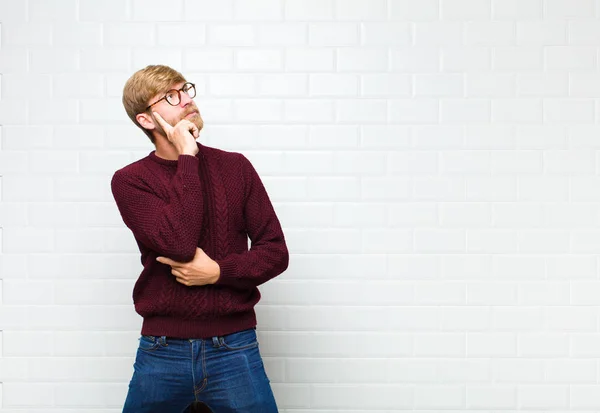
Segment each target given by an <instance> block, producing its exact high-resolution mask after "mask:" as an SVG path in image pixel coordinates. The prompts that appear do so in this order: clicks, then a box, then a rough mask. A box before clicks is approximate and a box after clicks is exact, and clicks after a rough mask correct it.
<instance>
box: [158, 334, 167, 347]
mask: <svg viewBox="0 0 600 413" xmlns="http://www.w3.org/2000/svg"><path fill="white" fill-rule="evenodd" d="M159 343H160V345H162V346H165V347H166V346H168V344H167V336H161V337H160V339H159Z"/></svg>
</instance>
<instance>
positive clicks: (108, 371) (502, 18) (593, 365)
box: [0, 0, 600, 413]
mask: <svg viewBox="0 0 600 413" xmlns="http://www.w3.org/2000/svg"><path fill="white" fill-rule="evenodd" d="M599 47H600V2H599V1H597V0H419V1H416V0H415V1H413V0H219V1H209V0H171V1H169V2H164V1H158V0H152V1H147V0H103V1H102V2H100V1H94V0H30V1H28V2H26V1H14V0H0V143H1V146H0V193H1V203H0V236H1V238H0V251H1V254H0V401H1V404H0V406H1V411H2V412H6V413H17V412H20V413H23V412H30V413H42V412H44V413H48V412H52V413H67V412H69V413H75V412H95V413H116V412H120V407H121V405H122V402H123V400H124V397H125V394H126V391H127V383H128V380H129V379H130V377H131V373H132V362H133V357H134V351H135V348H136V346H137V340H136V338H137V336H138V332H139V326H140V318H139V317H138V316H137V314H135V312H134V310H133V305H132V302H131V291H132V287H133V284H134V282H135V279H136V277H137V275H138V273H139V270H140V265H139V259H138V254H137V253H136V246H135V243H134V241H133V238H132V236H131V234H130V233H129V231H128V230H127V229H126V228H125V227H124V225H123V223H122V221H121V218H120V216H119V214H118V212H117V210H116V207H115V205H114V202H113V199H112V195H111V193H110V188H109V182H110V177H111V175H112V172H113V171H114V170H116V169H117V168H119V167H120V166H123V165H125V164H127V163H129V162H131V161H133V160H135V159H138V158H140V157H142V156H144V155H146V154H147V153H148V152H149V151H150V150H152V147H151V145H150V143H149V142H148V140H147V138H146V137H145V135H143V134H142V133H141V132H139V131H138V130H137V129H136V128H135V127H134V126H133V125H132V124H131V122H130V121H129V119H128V118H127V116H126V115H125V112H124V110H123V109H122V106H121V103H120V94H121V90H122V86H123V83H124V81H125V80H126V79H127V78H128V77H129V75H131V74H132V73H133V72H134V71H135V70H137V69H139V68H141V67H143V66H145V65H146V64H150V63H165V64H169V65H172V66H174V67H176V68H177V69H180V70H181V71H182V72H183V73H184V74H185V75H186V76H187V77H188V78H189V79H190V80H192V81H195V82H196V83H197V86H198V90H199V96H198V97H197V99H196V100H197V103H198V105H199V107H200V108H201V110H202V111H203V115H204V118H205V122H206V128H205V131H204V132H203V133H202V136H201V138H200V139H201V140H202V141H203V142H205V143H206V144H208V145H211V146H216V147H220V148H223V149H229V150H236V151H241V152H243V153H244V154H246V155H247V156H248V157H249V158H250V159H251V160H252V161H253V163H254V164H255V166H256V168H257V169H258V171H259V173H260V174H261V176H262V177H263V180H264V182H265V185H266V186H267V188H268V190H269V193H270V195H271V198H272V200H273V202H274V204H275V207H276V209H277V212H278V214H279V217H280V219H281V221H282V224H283V226H284V229H285V232H286V236H287V240H288V243H289V248H290V251H291V253H292V256H291V262H290V267H289V269H288V271H287V272H286V273H285V274H284V275H282V276H281V277H279V278H277V279H275V280H273V281H272V282H269V283H267V284H266V285H264V286H263V287H262V288H261V290H262V293H263V300H262V302H261V303H260V304H259V306H258V307H257V311H258V315H259V334H260V339H261V349H262V352H263V356H264V360H265V364H266V367H267V370H268V373H269V376H270V378H271V380H272V383H273V388H274V391H275V393H276V397H277V399H278V403H279V406H280V409H281V411H282V412H287V413H305V412H309V411H310V412H314V413H333V412H353V413H368V412H372V413H374V412H390V413H391V412H398V411H413V412H417V411H418V412H422V413H433V412H438V411H445V412H448V413H459V412H466V411H468V412H473V413H484V412H485V413H489V412H491V411H502V412H516V411H519V412H529V413H532V412H540V411H542V412H550V411H551V412H567V411H568V412H581V413H584V412H587V413H589V412H592V411H600V396H599V394H600V363H599V362H598V357H600V312H599V309H598V305H599V304H600V280H599V276H600V272H599V271H600V267H599V264H600V263H599V261H598V254H597V251H598V250H599V249H600V219H599V217H600V214H599V213H598V211H599V210H600V192H599V191H598V189H597V188H599V187H600V178H598V174H599V173H600V152H598V150H599V149H600V143H599V142H600V140H599V136H600V125H598V123H600V117H599V116H600V106H599V104H598V102H599V100H598V98H600V75H599V72H598V69H600V67H599V63H598V62H599V60H598V59H599V56H600V54H599Z"/></svg>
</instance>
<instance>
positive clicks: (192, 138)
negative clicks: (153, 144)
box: [152, 112, 200, 155]
mask: <svg viewBox="0 0 600 413" xmlns="http://www.w3.org/2000/svg"><path fill="white" fill-rule="evenodd" d="M152 113H153V114H154V117H155V119H156V121H157V122H158V124H159V125H160V127H161V128H162V129H163V130H164V131H165V134H166V135H167V139H168V140H169V142H171V143H172V144H173V146H175V149H176V150H177V153H178V154H179V155H196V154H197V153H198V145H196V139H197V138H198V136H199V134H200V131H199V130H198V127H197V126H196V125H194V124H193V123H192V122H190V121H189V120H187V119H181V120H180V121H179V122H177V124H176V125H175V126H171V125H170V124H169V123H168V122H167V121H166V120H164V119H163V117H162V116H160V114H159V113H158V112H152Z"/></svg>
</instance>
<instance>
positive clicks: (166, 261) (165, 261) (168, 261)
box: [156, 257, 179, 267]
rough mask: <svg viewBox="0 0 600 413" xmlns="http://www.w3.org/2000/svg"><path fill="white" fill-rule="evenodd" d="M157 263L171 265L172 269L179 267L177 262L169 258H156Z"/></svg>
mask: <svg viewBox="0 0 600 413" xmlns="http://www.w3.org/2000/svg"><path fill="white" fill-rule="evenodd" d="M156 261H158V262H160V263H161V264H166V265H170V266H171V267H177V266H179V263H178V262H177V261H173V260H172V259H170V258H167V257H156Z"/></svg>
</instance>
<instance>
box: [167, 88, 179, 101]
mask: <svg viewBox="0 0 600 413" xmlns="http://www.w3.org/2000/svg"><path fill="white" fill-rule="evenodd" d="M167 99H168V100H170V101H175V100H178V99H179V93H177V91H176V90H169V91H168V92H167Z"/></svg>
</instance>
